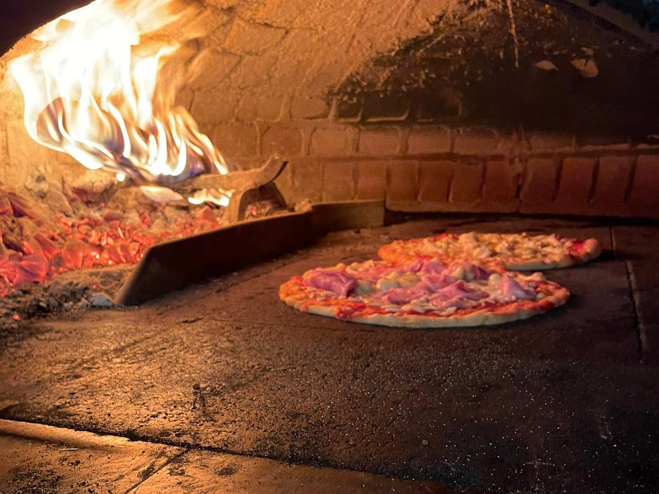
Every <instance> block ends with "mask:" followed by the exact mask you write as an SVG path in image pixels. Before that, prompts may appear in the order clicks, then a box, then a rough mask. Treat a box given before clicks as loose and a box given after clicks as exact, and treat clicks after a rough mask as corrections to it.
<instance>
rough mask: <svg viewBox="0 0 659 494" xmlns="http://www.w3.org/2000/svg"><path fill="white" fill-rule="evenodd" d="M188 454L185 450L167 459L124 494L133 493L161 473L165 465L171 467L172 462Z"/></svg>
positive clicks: (187, 450)
mask: <svg viewBox="0 0 659 494" xmlns="http://www.w3.org/2000/svg"><path fill="white" fill-rule="evenodd" d="M189 452H190V450H189V449H185V450H183V451H181V452H180V453H179V454H177V455H174V456H172V457H171V458H169V459H168V460H167V461H166V462H165V463H163V464H162V465H161V466H160V468H157V469H155V470H154V471H153V472H150V473H149V475H147V476H146V477H145V478H143V479H141V480H140V481H138V482H137V483H136V484H134V485H132V486H131V487H129V488H128V489H126V490H125V491H124V494H130V493H131V492H133V491H134V490H135V489H137V488H138V487H139V486H140V485H142V484H143V483H144V482H146V481H147V480H149V479H150V478H151V477H153V476H154V475H157V474H158V473H159V472H161V471H162V470H163V469H164V468H165V467H166V466H167V465H171V464H172V462H174V461H175V460H177V459H179V458H180V457H181V456H183V455H186V454H188V453H189Z"/></svg>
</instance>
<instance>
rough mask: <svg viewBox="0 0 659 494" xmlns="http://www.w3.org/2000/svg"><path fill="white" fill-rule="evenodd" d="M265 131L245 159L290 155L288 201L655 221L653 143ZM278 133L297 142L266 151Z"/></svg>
mask: <svg viewBox="0 0 659 494" xmlns="http://www.w3.org/2000/svg"><path fill="white" fill-rule="evenodd" d="M262 128H263V129H265V130H260V129H261V126H256V137H255V140H256V141H257V142H259V143H260V145H259V146H257V147H256V149H257V150H258V151H259V153H258V154H256V155H254V156H251V157H249V158H247V160H248V161H249V162H251V163H254V164H256V163H260V162H262V161H263V160H264V159H266V157H267V155H268V154H269V153H270V152H271V151H279V152H282V153H283V154H285V155H286V156H288V157H289V159H290V160H291V166H290V167H289V170H288V171H287V173H286V174H285V175H283V176H282V177H281V178H280V179H279V186H280V187H281V188H282V190H283V191H284V193H285V195H286V196H287V197H288V198H289V199H290V200H291V201H298V200H302V199H305V198H308V199H311V200H313V201H322V200H325V201H330V200H332V201H334V200H352V199H385V200H386V203H387V207H388V208H389V209H391V210H396V211H406V212H437V211H447V212H497V213H513V212H520V213H528V214H566V215H580V216H581V215H584V216H636V217H648V218H659V146H648V145H635V144H632V143H631V142H630V141H629V140H627V142H624V141H623V142H618V141H617V140H615V139H614V140H610V141H607V140H606V139H602V140H600V142H599V143H598V144H592V143H585V142H580V140H579V139H577V138H575V137H574V136H567V135H555V134H554V135H545V134H527V133H525V132H524V131H523V130H522V131H515V132H508V133H504V132H497V130H496V129H490V128H487V127H483V126H478V127H466V128H460V127H456V128H452V127H449V126H443V125H435V124H420V123H410V122H403V123H401V122H399V121H394V120H392V121H381V122H379V123H378V124H367V123H362V122H359V123H356V122H341V121H340V119H336V118H334V119H333V120H332V119H324V120H309V121H294V120H289V121H286V122H284V121H280V122H272V123H270V124H268V125H263V126H262ZM275 129H279V130H275ZM284 129H285V130H284ZM276 133H281V134H282V135H294V136H295V138H294V139H293V141H294V146H288V144H287V140H286V139H282V140H279V141H277V140H275V141H270V142H269V144H268V145H267V147H266V146H264V143H265V142H266V140H265V139H264V137H266V136H268V135H271V134H272V135H275V134H276ZM229 159H231V158H229ZM243 159H245V158H243Z"/></svg>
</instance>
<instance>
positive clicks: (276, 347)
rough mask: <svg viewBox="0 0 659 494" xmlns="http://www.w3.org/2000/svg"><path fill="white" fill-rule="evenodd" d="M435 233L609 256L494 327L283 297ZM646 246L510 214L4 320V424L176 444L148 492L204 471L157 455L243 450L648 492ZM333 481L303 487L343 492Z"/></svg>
mask: <svg viewBox="0 0 659 494" xmlns="http://www.w3.org/2000/svg"><path fill="white" fill-rule="evenodd" d="M443 231H448V232H461V231H483V232H485V231H489V232H493V231H495V232H522V231H528V232H530V233H550V232H555V233H558V234H560V235H562V236H565V237H580V238H587V237H594V238H596V239H598V240H599V241H600V242H601V243H602V245H603V248H604V252H603V253H602V255H601V256H600V257H599V258H598V259H597V260H595V261H593V262H591V263H589V264H585V265H582V266H576V267H573V268H570V269H564V270H560V269H559V270H554V271H547V272H546V273H545V275H546V277H547V278H548V279H549V280H551V281H555V282H557V283H560V284H561V285H564V286H566V287H568V288H569V289H570V291H571V293H572V297H571V299H570V300H569V302H568V303H567V304H566V305H565V306H564V307H560V308H557V309H556V310H554V311H551V312H549V313H547V314H545V315H542V316H538V317H535V318H532V319H529V320H525V321H519V322H516V323H510V324H505V325H501V326H497V327H488V328H483V327H481V328H466V329H462V328H449V329H401V328H386V327H377V326H365V325H359V324H354V323H349V322H345V321H341V320H336V319H330V318H323V317H318V316H314V315H311V314H307V313H301V312H298V311H295V310H293V309H291V308H290V307H287V306H286V305H285V304H283V303H282V302H281V301H280V300H279V299H278V296H277V293H278V289H279V287H280V285H281V284H282V283H284V282H285V281H287V280H288V279H290V278H291V277H292V276H296V275H299V274H301V273H303V272H305V271H306V270H308V269H312V268H316V267H319V266H331V265H335V264H337V263H339V262H344V263H350V262H354V261H364V260H367V259H370V258H374V257H375V255H376V251H377V249H378V247H379V246H381V245H383V244H386V243H389V242H391V241H392V240H395V239H405V238H415V237H423V236H428V235H432V234H436V233H438V232H443ZM658 240H659V227H658V226H655V225H653V224H632V223H625V222H624V221H618V222H598V221H586V220H565V219H557V218H522V217H515V218H505V217H497V218H485V217H474V216H472V217H443V218H441V219H439V218H436V219H418V220H416V219H413V220H411V221H408V222H405V223H401V224H396V225H390V226H387V227H382V228H374V229H362V230H359V231H344V232H337V233H332V234H329V235H327V236H325V237H323V238H322V239H321V240H320V242H319V243H318V244H316V245H315V246H314V247H312V248H309V249H305V250H301V251H298V252H295V253H293V254H289V255H286V256H283V257H280V258H277V259H275V260H273V261H270V262H266V263H261V264H258V265H254V266H251V267H249V268H247V269H245V270H242V271H240V272H237V273H233V274H229V275H227V276H224V277H222V278H219V279H216V280H214V281H212V282H209V283H207V284H203V285H198V286H195V287H191V288H189V289H187V290H184V291H180V292H177V293H174V294H171V295H169V296H167V297H164V298H161V299H159V300H157V301H154V302H150V303H148V304H146V305H144V306H142V307H140V308H138V309H126V310H111V311H89V312H84V313H78V314H69V315H62V314H60V315H59V316H57V317H53V318H50V319H33V320H29V321H24V322H21V323H19V324H17V325H14V326H11V327H8V328H7V329H5V330H4V331H3V333H2V338H1V339H0V352H1V355H2V358H1V359H0V409H1V412H0V418H2V419H5V420H11V421H23V422H36V423H40V424H48V425H50V426H56V427H59V428H65V429H74V430H82V431H91V432H98V433H103V434H112V435H116V436H121V437H126V438H130V439H132V440H139V441H143V442H144V443H145V444H147V443H148V444H151V445H154V444H155V445H156V446H149V448H155V447H163V448H181V449H180V450H178V449H177V450H176V451H174V450H171V451H170V450H168V451H169V453H167V454H169V455H170V456H168V458H170V459H168V460H166V461H167V462H173V463H167V465H169V466H168V467H166V468H165V467H161V466H158V468H157V470H158V472H157V473H155V474H154V478H155V477H158V478H160V480H161V481H162V479H163V478H165V479H169V481H170V482H173V481H174V480H175V479H179V478H181V479H185V478H186V475H187V476H188V478H189V477H190V475H193V474H192V473H191V472H192V471H193V469H192V464H193V463H194V464H195V465H196V467H195V468H202V467H203V466H204V465H207V464H211V463H212V462H210V461H207V462H206V463H204V461H202V460H197V461H194V462H193V461H192V460H190V459H189V458H188V457H186V456H184V457H183V458H184V459H183V460H176V461H174V460H172V459H171V458H173V457H174V456H176V455H177V454H179V453H181V452H183V453H185V455H188V454H194V455H197V454H198V455H202V456H203V455H204V454H206V453H204V452H203V451H202V452H194V451H193V450H197V449H200V450H209V451H211V452H217V451H219V452H221V453H223V454H226V455H235V456H231V457H232V458H235V461H236V462H237V463H236V465H238V467H235V468H234V467H232V468H233V469H232V468H229V467H228V466H227V465H225V464H224V463H222V465H223V466H222V468H220V467H218V468H216V469H215V470H216V472H215V473H217V471H220V470H222V469H223V468H225V467H226V468H227V469H226V470H222V471H223V472H225V473H226V476H228V478H231V475H234V474H236V472H238V471H240V465H242V463H241V462H243V461H246V458H249V459H250V461H256V460H258V461H261V460H260V459H268V460H275V461H279V462H286V463H292V464H294V465H303V466H306V467H308V466H313V467H321V470H319V471H321V472H322V471H325V470H326V471H328V472H329V471H331V472H336V471H337V469H341V470H342V471H345V470H349V471H353V473H346V477H345V478H346V479H347V478H349V477H350V475H353V474H354V472H365V473H367V474H368V475H375V476H386V477H392V478H396V479H400V480H403V479H405V480H406V481H416V482H423V484H419V485H417V484H416V483H415V482H410V483H409V484H405V486H406V487H405V488H406V489H410V492H414V490H415V489H421V488H422V486H423V488H424V489H427V490H429V491H433V492H457V491H460V490H463V489H472V490H473V491H474V492H479V491H480V492H488V491H496V492H605V493H609V492H610V493H627V492H630V493H631V492H634V493H638V492H648V493H651V492H657V491H658V490H659V480H658V479H659V470H658V468H659V467H658V465H659V462H658V461H657V460H659V427H658V426H659V404H658V403H657V400H656V396H657V394H658V392H659V372H658V368H657V366H656V363H657V359H656V357H657V353H656V352H657V350H656V348H657V335H659V327H658V325H657V323H656V321H659V304H658V303H657V302H656V300H657V297H656V290H657V289H656V283H655V278H656V276H657V275H656V273H657V272H658V271H657V268H658V267H659V261H658V260H657V258H656V255H655V253H654V249H653V245H656V242H657V241H658ZM0 439H1V438H0ZM7 451H9V449H7ZM145 451H151V450H150V449H148V448H147V449H145ZM190 451H193V453H190ZM49 454H51V453H44V455H45V457H46V458H47V457H48V455H49ZM53 454H54V453H53ZM163 454H164V453H163ZM181 454H182V453H181ZM0 457H2V454H0ZM186 458H187V459H186ZM164 461H165V460H163V462H164ZM179 461H180V462H182V463H177V462H179ZM214 461H215V460H214ZM200 462H201V463H200ZM220 463H221V462H220ZM220 463H218V465H219V464H220ZM213 464H215V463H213ZM171 465H173V466H171ZM199 465H201V466H199ZM273 465H275V464H273ZM234 466H235V465H234ZM51 467H52V469H53V471H54V472H55V474H57V471H58V469H60V470H61V469H64V468H65V466H63V464H59V466H57V464H56V465H55V466H52V465H51ZM273 468H274V467H273ZM277 468H279V467H277ZM290 468H291V469H292V470H290V471H289V472H290V475H293V476H294V475H295V472H296V470H295V469H296V468H298V467H297V466H295V467H293V466H292V467H290ZM186 469H187V473H186ZM181 471H183V473H181ZM151 473H153V472H151ZM151 473H149V475H146V477H151ZM11 475H13V474H4V475H0V490H3V489H4V490H9V491H10V492H11V490H10V489H8V488H7V487H6V486H7V485H10V482H12V481H16V479H15V478H14V477H11ZM177 475H178V477H177ZM282 475H285V474H282ZM62 476H64V477H65V476H66V475H65V474H64V473H62ZM340 478H341V476H340V475H339V476H338V477H335V478H334V480H332V481H327V482H326V483H325V484H323V486H322V487H319V488H318V489H315V490H313V492H335V491H336V492H340V490H332V489H334V488H336V486H337V485H338V483H340ZM350 478H351V477H350ZM369 478H370V477H369ZM378 478H380V477H378ZM19 480H20V479H19ZM137 482H138V483H139V480H138V481H137ZM147 484H148V480H146V481H145V484H144V485H145V486H146V485H147ZM14 485H17V484H14ZM161 485H166V483H165V484H161ZM182 485H185V482H182ZM190 485H191V484H190ZM236 485H237V484H236ZM269 485H272V486H275V487H273V489H275V490H274V491H272V490H270V491H263V492H290V490H291V487H290V486H287V487H276V484H269ZM318 485H320V484H318ZM391 488H395V486H388V487H387V490H390V489H391ZM57 489H58V488H55V489H54V492H60V490H57ZM145 489H146V487H145ZM181 489H184V488H181ZM277 489H278V490H277ZM379 489H380V491H381V490H382V489H384V487H382V485H380V487H379ZM138 490H139V489H138ZM401 490H403V489H402V488H401ZM371 491H372V492H378V489H372V490H371ZM61 492H64V490H61ZM100 492H102V491H100ZM153 492H155V491H153ZM181 492H192V490H182V491H181ZM250 492H251V491H250ZM256 492H260V491H256ZM369 492H370V491H369Z"/></svg>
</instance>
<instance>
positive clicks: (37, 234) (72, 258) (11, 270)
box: [0, 188, 223, 297]
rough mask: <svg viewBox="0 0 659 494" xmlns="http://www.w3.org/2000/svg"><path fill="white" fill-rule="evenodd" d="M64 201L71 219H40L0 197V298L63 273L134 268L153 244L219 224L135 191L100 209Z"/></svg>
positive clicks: (213, 215)
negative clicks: (156, 201)
mask: <svg viewBox="0 0 659 494" xmlns="http://www.w3.org/2000/svg"><path fill="white" fill-rule="evenodd" d="M122 193H123V196H122ZM67 195H68V198H67V200H68V201H69V202H70V205H71V206H72V208H73V209H74V211H75V215H74V216H72V217H69V216H66V215H64V214H61V213H57V214H55V215H54V216H50V215H48V214H44V211H41V210H40V209H41V208H40V207H39V205H38V204H37V203H35V202H33V201H31V200H30V199H29V198H28V197H27V196H25V197H19V196H17V195H16V194H9V193H7V194H3V193H2V192H0V234H1V238H0V297H4V296H6V295H8V294H9V293H10V292H11V291H13V290H14V289H17V288H23V287H27V286H29V285H32V284H34V283H45V282H49V281H51V280H52V279H53V278H55V277H56V276H57V275H59V274H62V273H64V272H66V271H71V270H77V269H85V268H98V267H105V266H115V265H123V264H128V265H130V264H135V263H137V262H138V261H139V260H140V259H141V257H142V256H143V255H144V252H145V251H146V249H147V248H148V247H150V246H151V245H153V244H155V243H159V242H163V241H166V240H170V239H176V238H183V237H186V236H190V235H193V234H195V233H201V232H205V231H209V230H213V229H216V228H218V227H220V226H221V225H222V223H223V218H222V216H223V210H221V209H213V208H211V207H209V206H204V205H202V206H197V207H194V206H190V205H187V204H186V205H185V206H175V205H172V204H161V203H154V202H152V201H149V200H148V199H146V198H145V197H144V196H143V195H142V194H140V193H139V191H137V190H136V189H134V188H132V189H124V190H122V191H120V192H119V193H117V194H116V195H115V196H116V197H115V198H114V199H112V200H111V201H110V203H109V204H108V205H107V206H103V207H98V208H96V207H93V206H92V207H88V206H87V205H86V204H85V203H84V202H83V201H82V200H81V199H80V198H78V197H76V196H75V195H73V194H67Z"/></svg>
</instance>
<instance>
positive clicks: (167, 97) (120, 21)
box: [10, 0, 228, 204]
mask: <svg viewBox="0 0 659 494" xmlns="http://www.w3.org/2000/svg"><path fill="white" fill-rule="evenodd" d="M173 3H174V2H172V0H149V1H139V0H96V1H95V2H93V3H92V4H90V5H88V6H86V7H83V8H80V9H78V10H75V11H72V12H70V13H68V14H65V15H63V16H62V17H60V18H58V19H56V20H54V21H52V22H50V23H48V24H46V25H45V26H43V27H42V28H40V29H39V30H37V31H35V32H34V33H33V34H32V35H31V37H32V38H33V39H34V40H37V41H39V42H41V47H40V48H39V49H37V50H35V51H34V52H32V53H30V54H28V55H25V56H22V57H20V58H17V59H15V60H14V61H12V62H11V65H10V70H11V73H12V74H13V76H14V77H15V78H16V80H17V81H18V83H19V86H20V88H21V91H22V92H23V97H24V100H25V126H26V128H27V131H28V133H29V134H30V136H31V137H32V138H33V139H34V140H35V141H37V142H38V143H40V144H43V145H44V146H47V147H49V148H52V149H55V150H57V151H61V152H64V153H67V154H69V155H71V156H72V157H73V158H75V159H76V160H77V161H79V162H80V163H82V164H83V165H84V166H85V167H87V168H89V169H92V170H99V169H100V170H106V171H108V172H111V173H114V174H115V176H116V178H117V180H119V181H123V180H125V179H126V178H127V177H130V178H132V179H134V180H135V181H136V183H138V184H140V185H144V186H145V189H144V191H145V194H147V195H148V197H150V198H153V199H156V200H158V199H163V200H167V199H171V198H174V199H176V198H178V199H180V198H181V197H180V196H178V197H177V194H176V193H174V192H173V191H171V190H169V189H167V188H166V186H167V185H168V184H171V183H172V182H176V181H180V180H184V179H186V178H188V177H191V176H193V175H196V174H199V173H218V172H219V173H222V174H225V173H227V167H226V164H225V163H224V160H223V158H222V155H221V154H220V153H219V152H218V150H217V149H215V147H214V146H213V144H212V143H211V141H210V140H209V139H208V137H207V136H206V135H204V134H202V133H201V132H200V131H199V129H198V127H197V124H196V122H195V121H194V119H193V118H192V116H191V115H190V114H189V113H188V111H187V110H186V109H185V108H183V107H181V106H176V105H175V103H174V101H175V96H176V90H177V89H178V88H180V86H181V84H183V83H185V82H186V81H185V79H184V78H183V74H185V73H187V71H186V70H185V69H183V68H182V67H180V66H179V67H178V74H176V73H175V72H174V71H175V70H176V65H175V61H176V60H175V54H176V53H177V51H178V50H179V48H181V43H182V42H183V41H185V39H183V38H184V37H185V35H181V36H179V37H177V39H178V41H172V40H171V39H167V41H163V40H162V39H159V37H158V31H159V30H161V29H162V28H164V27H166V26H169V25H171V24H172V23H173V22H174V21H178V22H179V23H180V24H181V25H183V26H186V27H187V25H186V21H185V19H189V18H188V17H186V16H189V15H190V12H189V10H188V9H184V10H182V11H179V12H174V11H173V7H174V6H173ZM146 36H149V37H150V39H148V40H147V41H148V42H144V37H146ZM188 36H192V35H191V34H189V35H188ZM168 63H169V64H170V65H166V64H168ZM172 64H173V65H172ZM172 66H173V67H174V69H172ZM164 67H167V68H168V69H169V70H168V76H167V77H162V72H163V68H164ZM170 73H171V74H170ZM154 184H158V185H159V187H154V186H153V185H154ZM147 185H150V187H149V188H148V189H147V188H146V186H147ZM214 197H215V198H216V200H215V202H219V203H221V204H222V203H224V204H226V203H227V202H228V194H222V193H221V194H219V195H218V194H214ZM218 197H219V199H217V198H218Z"/></svg>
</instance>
